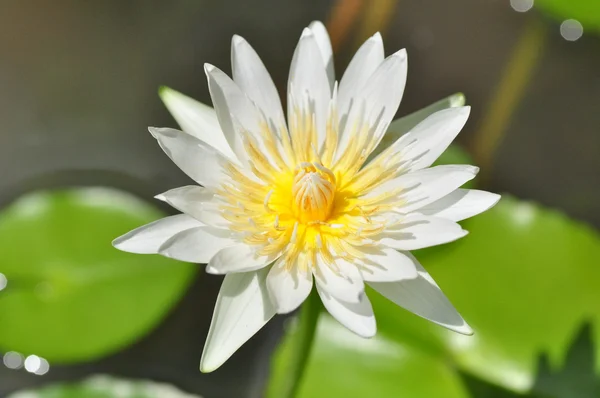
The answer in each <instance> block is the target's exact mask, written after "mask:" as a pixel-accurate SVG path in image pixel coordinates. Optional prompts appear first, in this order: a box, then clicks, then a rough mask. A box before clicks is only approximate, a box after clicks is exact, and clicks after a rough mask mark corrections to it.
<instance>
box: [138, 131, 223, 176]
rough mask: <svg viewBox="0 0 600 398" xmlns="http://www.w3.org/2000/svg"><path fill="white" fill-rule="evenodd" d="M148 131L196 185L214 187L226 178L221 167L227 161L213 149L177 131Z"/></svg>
mask: <svg viewBox="0 0 600 398" xmlns="http://www.w3.org/2000/svg"><path fill="white" fill-rule="evenodd" d="M148 130H149V131H150V133H151V134H152V135H153V136H154V138H156V139H157V140H158V143H159V145H160V147H161V148H162V150H163V151H165V153H166V154H167V155H168V156H169V157H170V158H171V160H172V161H173V162H174V163H175V164H176V165H177V166H178V167H179V168H180V169H181V170H182V171H183V172H184V173H186V174H187V175H188V176H190V177H191V178H192V179H193V180H194V181H196V182H197V183H198V184H200V185H204V186H206V187H216V186H220V185H221V183H222V182H223V181H224V180H225V179H226V178H227V177H226V176H225V174H224V173H223V165H225V164H227V162H228V161H227V159H226V158H225V157H223V155H221V154H220V153H219V152H218V151H217V150H215V149H214V148H213V147H211V146H209V145H207V144H206V143H204V142H202V141H200V140H199V139H197V138H196V137H194V136H191V135H189V134H186V133H184V132H182V131H179V130H175V129H168V128H155V127H149V128H148Z"/></svg>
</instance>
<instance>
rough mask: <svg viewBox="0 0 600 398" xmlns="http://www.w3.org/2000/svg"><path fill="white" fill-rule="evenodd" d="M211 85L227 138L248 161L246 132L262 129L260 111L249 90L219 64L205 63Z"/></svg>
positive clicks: (215, 104)
mask: <svg viewBox="0 0 600 398" xmlns="http://www.w3.org/2000/svg"><path fill="white" fill-rule="evenodd" d="M204 71H205V72H206V77H207V78H208V89H209V91H210V97H211V98H212V101H213V105H214V107H215V111H216V112H217V117H218V119H219V124H220V125H221V128H222V129H223V133H224V134H225V138H227V142H228V143H229V145H230V146H231V149H233V152H234V153H235V154H236V156H237V157H238V159H240V161H241V162H242V164H245V163H247V160H248V154H247V153H246V149H245V147H244V141H243V134H250V135H252V136H255V135H257V134H258V133H259V132H260V114H259V113H258V110H257V109H256V107H255V106H254V104H253V103H252V102H251V101H250V99H248V97H247V96H246V94H244V93H243V92H242V90H240V88H239V87H238V85H237V84H235V82H234V81H233V80H231V78H230V77H229V76H227V75H226V74H225V73H223V71H221V70H220V69H219V68H217V67H215V66H213V65H210V64H205V65H204Z"/></svg>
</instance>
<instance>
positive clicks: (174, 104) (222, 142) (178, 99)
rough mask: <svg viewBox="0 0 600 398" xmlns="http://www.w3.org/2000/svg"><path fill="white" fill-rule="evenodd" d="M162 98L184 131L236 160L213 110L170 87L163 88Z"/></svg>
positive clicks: (161, 91)
mask: <svg viewBox="0 0 600 398" xmlns="http://www.w3.org/2000/svg"><path fill="white" fill-rule="evenodd" d="M160 98H162V100H163V102H164V103H165V105H166V107H167V109H168V110H169V112H171V115H173V117H174V118H175V120H176V121H177V123H178V124H179V126H181V129H182V130H183V131H185V132H186V133H188V134H191V135H193V136H194V137H196V138H198V139H200V140H202V141H204V142H205V143H207V144H208V145H210V146H212V147H213V148H215V149H216V150H218V151H219V152H221V153H222V154H223V155H225V156H226V157H228V158H230V159H232V160H235V159H236V157H235V155H234V153H233V151H232V150H231V147H230V146H229V143H228V142H227V139H226V138H225V136H224V135H223V131H222V130H221V126H219V121H218V120H217V114H216V113H215V110H214V109H213V108H211V107H210V106H208V105H204V104H203V103H201V102H198V101H196V100H194V99H192V98H190V97H188V96H185V95H183V94H181V93H180V92H178V91H175V90H172V89H170V88H168V87H163V88H161V90H160Z"/></svg>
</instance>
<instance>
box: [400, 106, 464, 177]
mask: <svg viewBox="0 0 600 398" xmlns="http://www.w3.org/2000/svg"><path fill="white" fill-rule="evenodd" d="M470 112H471V107H470V106H463V107H460V108H448V109H445V110H443V111H439V112H436V113H434V114H433V115H431V116H429V117H428V118H427V119H425V120H423V121H422V122H421V123H419V124H418V125H417V126H416V127H414V128H413V129H412V130H411V131H410V132H408V133H407V134H406V135H404V136H403V137H402V140H401V141H399V142H398V143H399V145H398V146H397V150H398V151H401V152H402V158H403V159H406V160H409V161H410V162H409V164H408V167H407V169H408V170H420V169H424V168H425V167H429V166H431V165H432V164H433V162H435V161H436V159H437V158H438V157H439V156H440V155H441V154H442V153H443V152H444V151H445V150H446V148H448V146H449V145H450V143H451V142H452V141H454V138H456V136H457V135H458V133H459V132H460V131H461V130H462V128H463V127H464V125H465V123H466V122H467V119H468V118H469V113H470Z"/></svg>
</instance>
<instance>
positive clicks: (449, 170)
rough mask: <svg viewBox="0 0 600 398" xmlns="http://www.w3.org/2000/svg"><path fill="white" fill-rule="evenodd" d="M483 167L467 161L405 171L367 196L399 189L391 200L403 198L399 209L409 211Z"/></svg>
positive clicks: (427, 202)
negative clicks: (465, 163) (468, 163)
mask: <svg viewBox="0 0 600 398" xmlns="http://www.w3.org/2000/svg"><path fill="white" fill-rule="evenodd" d="M478 171H479V168H477V167H475V166H467V165H443V166H435V167H431V168H428V169H423V170H418V171H414V172H411V173H407V174H403V175H401V176H399V177H396V178H394V179H392V180H388V181H386V182H384V183H383V184H381V185H378V186H376V187H375V188H373V189H371V190H370V191H369V192H368V193H366V194H365V195H364V197H365V198H374V197H377V196H378V195H381V194H385V193H389V192H394V191H396V192H399V194H398V196H396V197H395V198H393V199H390V200H397V199H398V197H399V198H401V199H402V200H403V202H404V203H403V204H402V205H401V206H399V207H398V208H397V209H396V210H397V211H398V212H400V213H403V214H407V213H410V212H413V211H415V210H418V209H420V208H421V207H424V206H426V205H428V204H430V203H433V202H435V201H436V200H438V199H440V198H442V197H444V196H446V195H448V194H450V193H451V192H452V191H454V190H456V189H458V188H459V187H460V186H461V185H463V184H464V183H466V182H467V181H470V180H472V179H473V178H475V175H477V172H478Z"/></svg>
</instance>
